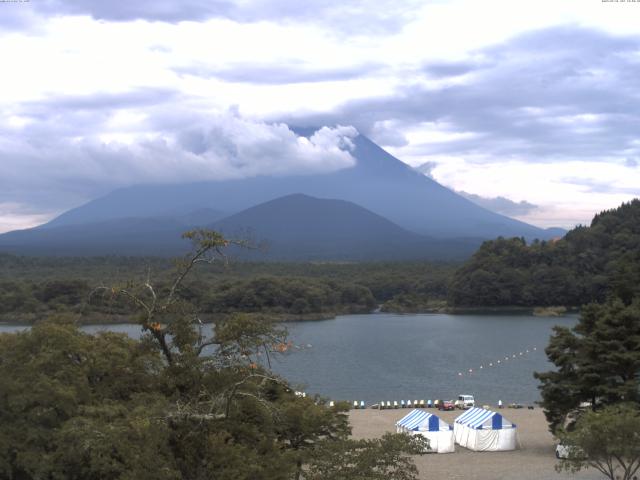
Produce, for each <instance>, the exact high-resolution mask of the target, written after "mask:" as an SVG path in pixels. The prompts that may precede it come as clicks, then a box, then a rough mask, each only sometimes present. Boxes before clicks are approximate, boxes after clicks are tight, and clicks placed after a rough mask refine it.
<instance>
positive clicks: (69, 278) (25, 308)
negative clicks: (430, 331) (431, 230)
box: [0, 255, 457, 323]
mask: <svg viewBox="0 0 640 480" xmlns="http://www.w3.org/2000/svg"><path fill="white" fill-rule="evenodd" d="M456 267H457V265H455V264H434V263H425V262H415V263H409V262H396V263H384V262H381V263H251V262H238V261H232V262H229V263H225V262H224V261H222V262H219V263H216V264H213V265H210V266H208V268H207V269H201V270H199V271H197V272H194V274H193V275H192V276H191V278H189V279H188V281H186V282H184V285H183V286H182V288H181V291H180V294H181V295H182V296H183V298H185V299H188V300H189V301H190V302H192V303H194V304H195V305H197V306H198V308H199V310H200V311H201V312H202V314H203V315H204V318H207V316H214V315H218V314H231V313H237V312H242V313H256V314H258V313H259V314H261V315H267V316H269V317H271V318H275V319H282V320H287V319H292V318H303V319H305V318H306V319H318V318H329V317H332V316H334V315H337V314H344V313H366V312H370V311H372V310H375V309H376V308H377V306H378V305H380V306H381V307H382V309H383V310H385V311H394V312H406V311H424V310H425V309H427V308H432V307H434V306H439V305H443V304H444V303H445V300H446V295H447V284H448V282H449V280H450V278H451V275H452V273H453V272H454V270H455V268H456ZM172 268H173V264H172V262H170V261H168V260H166V259H162V258H136V257H76V258H73V257H61V258H47V257H19V256H11V255H2V256H0V320H4V321H13V322H16V321H18V322H26V323H31V322H33V321H35V320H36V319H38V318H42V316H43V315H44V316H46V315H51V314H57V313H62V312H71V313H76V314H82V315H81V316H82V319H83V321H85V322H108V321H127V320H128V319H129V316H130V314H131V308H130V306H129V305H127V304H123V303H115V302H112V301H110V299H109V298H108V297H106V298H105V297H104V295H96V294H92V292H93V291H94V290H95V289H96V288H97V287H99V286H101V285H114V284H123V283H126V282H127V281H129V280H130V279H132V278H133V279H143V278H146V277H147V276H149V277H150V278H152V279H153V281H154V283H156V284H157V285H158V286H159V288H161V289H162V288H165V289H166V288H168V287H169V284H170V276H169V273H170V272H171V271H172Z"/></svg>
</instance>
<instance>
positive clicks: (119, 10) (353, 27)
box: [0, 0, 438, 34]
mask: <svg viewBox="0 0 640 480" xmlns="http://www.w3.org/2000/svg"><path fill="white" fill-rule="evenodd" d="M429 1H432V2H436V3H437V2H438V0H429ZM424 3H425V0H422V1H419V0H405V1H404V2H401V3H399V2H396V1H393V0H379V1H378V2H376V4H375V6H373V5H372V4H371V3H370V2H367V1H366V0H347V1H341V0H307V1H305V2H300V1H298V0H249V1H240V0H180V1H176V0H136V1H128V2H110V1H104V0H72V1H67V0H39V1H32V2H29V5H28V9H29V12H28V14H31V13H37V14H39V15H45V16H57V15H90V16H91V17H93V18H95V19H96V20H107V21H115V22H121V21H133V20H148V21H160V22H168V23H178V22H182V21H205V20H208V19H211V18H226V19H230V20H234V21H237V22H243V23H244V22H259V21H276V22H279V23H282V22H289V21H297V22H299V21H302V22H309V23H313V24H321V25H326V26H329V27H331V29H332V30H334V31H335V32H336V33H341V34H350V33H358V32H359V33H363V32H366V33H372V34H373V33H375V34H383V33H393V32H397V31H399V30H400V29H401V27H402V26H403V25H404V24H405V23H406V22H407V21H408V20H410V19H411V18H412V13H413V12H414V11H415V10H416V9H417V8H419V7H420V6H422V5H424ZM24 10H25V12H26V10H27V9H26V8H25V9H24ZM28 14H27V13H24V14H21V16H20V17H19V18H18V17H16V18H8V19H7V20H6V23H7V25H17V24H18V23H19V22H20V21H21V22H23V23H24V22H27V21H28V19H27V18H26V17H28ZM1 18H2V17H0V24H4V23H5V20H4V19H1ZM16 28H17V27H16Z"/></svg>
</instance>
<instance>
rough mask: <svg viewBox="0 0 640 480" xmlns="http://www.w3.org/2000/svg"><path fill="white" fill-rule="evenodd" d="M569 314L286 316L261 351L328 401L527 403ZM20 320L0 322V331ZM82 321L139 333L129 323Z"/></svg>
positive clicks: (571, 320) (294, 379)
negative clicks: (280, 336) (281, 330)
mask: <svg viewBox="0 0 640 480" xmlns="http://www.w3.org/2000/svg"><path fill="white" fill-rule="evenodd" d="M576 322H577V316H576V315H567V316H565V317H544V316H533V315H515V314H491V315H489V314H475V315H447V314H418V315H415V314H405V315H397V314H387V313H373V314H366V315H343V316H338V317H337V318H336V319H334V320H323V321H313V322H311V321H306V322H288V323H287V324H286V327H287V329H288V331H289V338H290V340H291V344H292V346H291V347H290V348H289V349H288V350H287V352H285V353H283V354H276V355H272V356H271V359H270V360H271V365H272V369H273V370H274V371H275V372H276V373H278V374H280V375H282V376H283V377H285V378H287V379H288V380H289V381H290V382H291V383H292V384H293V385H295V386H296V387H297V388H298V389H300V390H304V391H306V392H307V393H309V394H316V393H317V394H320V395H322V396H325V397H328V398H331V399H334V400H349V401H353V400H358V401H365V402H366V403H367V405H370V404H372V403H378V402H379V401H383V400H384V401H387V400H389V401H391V402H393V400H397V401H400V400H401V399H402V400H405V401H406V400H412V401H413V400H416V399H418V400H420V399H424V400H428V399H432V400H435V399H451V398H455V397H457V395H459V394H472V395H475V397H476V401H477V402H479V403H489V404H494V405H495V404H496V403H497V402H498V400H502V401H503V402H504V403H505V404H509V403H512V402H517V403H523V404H533V402H535V401H537V400H539V399H540V395H539V392H538V388H537V386H538V382H537V381H536V380H535V379H534V378H533V372H535V371H546V370H550V369H552V367H553V366H552V365H551V364H550V363H549V362H548V361H547V358H546V355H545V353H544V348H545V347H546V345H547V343H548V342H549V336H550V335H551V333H552V328H553V326H554V325H562V326H567V327H570V326H573V325H574V324H575V323H576ZM24 328H26V327H24V326H23V325H7V324H5V325H0V333H1V332H11V331H17V330H21V329H24ZM210 328H211V326H210V325H209V326H207V329H210ZM82 329H83V330H84V331H87V332H91V333H93V332H97V331H100V330H105V329H106V330H111V331H117V332H123V333H127V334H128V335H129V336H131V337H133V338H138V337H139V336H140V334H141V330H140V326H139V325H135V324H113V325H88V326H84V327H82ZM260 361H266V359H265V358H264V356H263V357H261V358H260Z"/></svg>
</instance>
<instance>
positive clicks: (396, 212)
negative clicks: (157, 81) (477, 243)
mask: <svg viewBox="0 0 640 480" xmlns="http://www.w3.org/2000/svg"><path fill="white" fill-rule="evenodd" d="M354 144H355V149H354V151H353V152H352V154H353V156H354V157H355V158H356V159H357V164H356V165H355V166H354V167H352V168H347V169H344V170H340V171H337V172H333V173H328V174H315V175H306V176H293V177H267V176H261V177H254V178H246V179H239V180H221V181H208V182H199V183H191V184H182V185H138V186H134V187H129V188H123V189H119V190H116V191H114V192H112V193H110V194H108V195H106V196H104V197H102V198H99V199H96V200H93V201H91V202H89V203H87V204H85V205H83V206H81V207H78V208H75V209H72V210H69V211H68V212H66V213H64V214H62V215H60V216H59V217H58V218H56V219H54V220H52V221H51V222H50V223H49V224H47V225H44V226H43V228H50V227H55V226H61V225H73V224H83V223H90V222H95V221H103V220H110V219H115V218H123V217H147V218H148V217H158V216H171V215H180V214H184V213H186V212H190V211H193V210H196V209H200V208H213V209H216V210H222V211H225V212H239V211H241V210H244V209H246V208H249V207H252V206H254V205H257V204H259V203H263V202H266V201H269V200H272V199H275V198H278V197H282V196H285V195H290V194H294V193H304V194H307V195H311V196H315V197H320V198H336V199H342V200H347V201H350V202H353V203H356V204H358V205H360V206H362V207H364V208H366V209H369V210H371V211H372V212H374V213H377V214H379V215H382V216H383V217H385V218H387V219H389V220H391V221H392V222H394V223H396V224H398V225H399V226H401V227H403V228H405V229H407V230H410V231H413V232H416V233H420V234H424V235H429V236H432V237H440V238H451V237H481V238H487V239H488V238H495V237H497V236H499V235H503V236H524V237H525V238H550V237H551V236H552V235H551V234H550V233H549V232H545V231H544V230H542V229H540V228H537V227H534V226H532V225H528V224H526V223H523V222H520V221H517V220H514V219H511V218H508V217H505V216H503V215H499V214H496V213H493V212H490V211H488V210H486V209H484V208H482V207H480V206H478V205H476V204H474V203H472V202H470V201H469V200H466V199H464V198H462V197H461V196H460V195H457V194H456V193H454V192H452V191H451V190H449V189H447V188H445V187H443V186H442V185H440V184H438V183H437V182H435V181H433V180H432V179H430V178H427V177H425V176H424V175H422V174H420V173H418V172H416V171H415V170H414V169H412V168H411V167H409V166H408V165H406V164H404V163H403V162H401V161H400V160H398V159H396V158H394V157H393V156H391V155H389V154H388V153H387V152H385V151H384V150H382V149H381V148H380V147H379V146H377V145H376V144H375V143H373V142H371V141H370V140H369V139H367V138H366V137H364V136H362V135H359V136H358V137H356V138H355V139H354Z"/></svg>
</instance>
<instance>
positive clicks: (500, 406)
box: [498, 400, 502, 408]
mask: <svg viewBox="0 0 640 480" xmlns="http://www.w3.org/2000/svg"><path fill="white" fill-rule="evenodd" d="M498 408H502V400H498Z"/></svg>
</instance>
